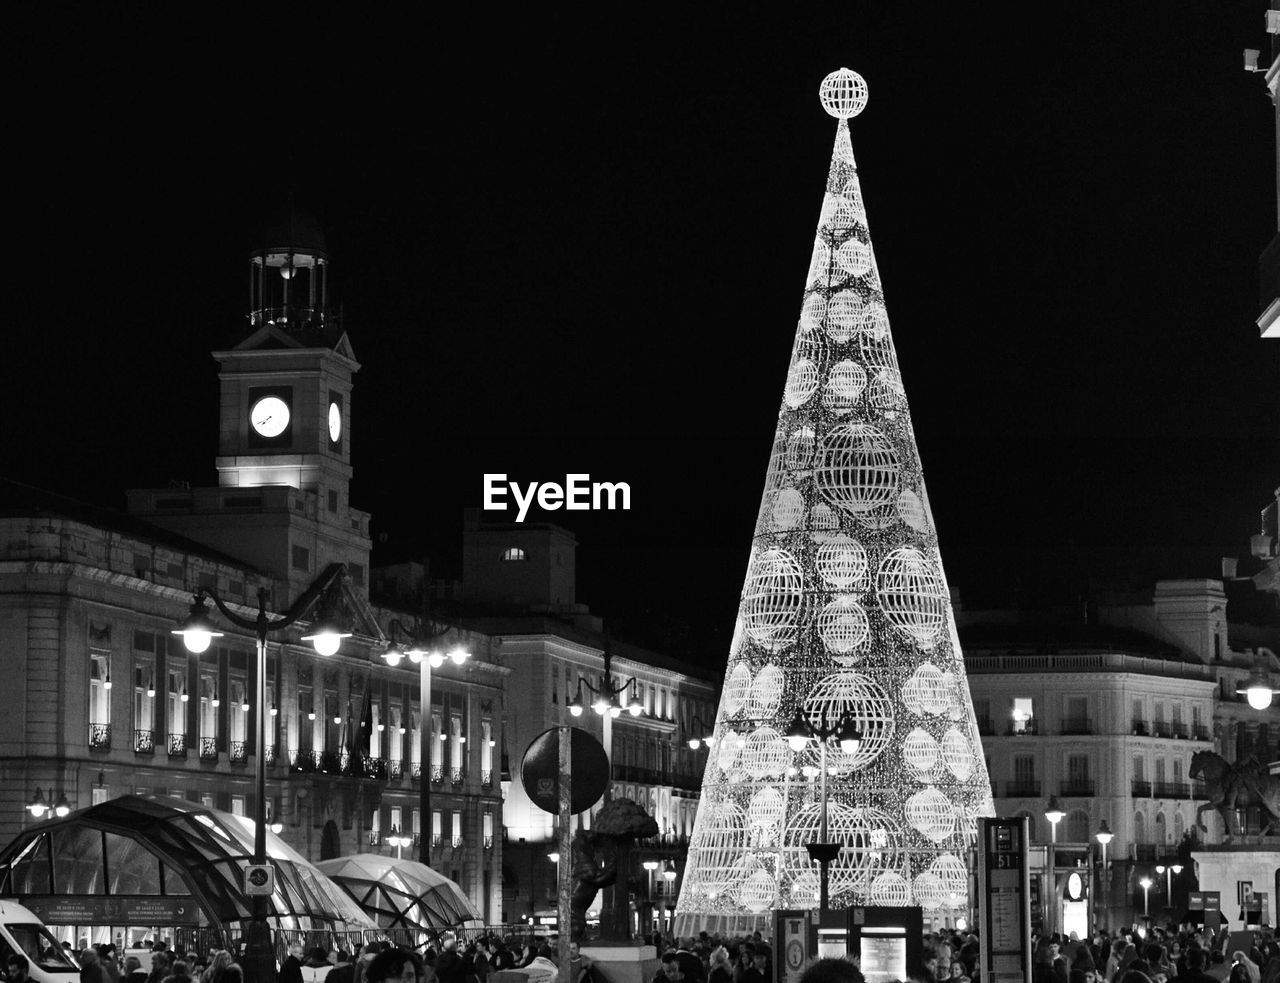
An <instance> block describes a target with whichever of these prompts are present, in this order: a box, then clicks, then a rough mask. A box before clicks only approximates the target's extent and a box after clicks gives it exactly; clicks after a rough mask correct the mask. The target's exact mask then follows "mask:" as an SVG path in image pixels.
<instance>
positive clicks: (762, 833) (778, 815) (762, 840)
mask: <svg viewBox="0 0 1280 983" xmlns="http://www.w3.org/2000/svg"><path fill="white" fill-rule="evenodd" d="M785 814H786V799H784V798H783V797H782V793H781V792H779V791H778V790H777V789H776V788H774V787H773V786H772V785H766V786H765V787H764V788H762V789H760V791H758V792H757V793H756V794H755V795H753V796H752V797H751V802H750V803H749V804H748V806H747V820H748V821H749V822H750V823H751V828H752V829H753V830H754V831H755V832H756V835H757V837H758V840H757V845H758V846H761V847H768V846H774V845H776V843H777V839H778V830H779V829H780V827H781V826H782V817H783V816H784V815H785Z"/></svg>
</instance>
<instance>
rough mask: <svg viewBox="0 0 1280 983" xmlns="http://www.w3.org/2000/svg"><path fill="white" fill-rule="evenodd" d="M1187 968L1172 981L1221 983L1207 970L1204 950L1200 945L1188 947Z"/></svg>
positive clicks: (1181, 982)
mask: <svg viewBox="0 0 1280 983" xmlns="http://www.w3.org/2000/svg"><path fill="white" fill-rule="evenodd" d="M1186 957H1187V960H1186V964H1187V968H1186V971H1185V972H1182V973H1179V974H1178V975H1177V976H1175V977H1173V979H1172V980H1170V983H1220V981H1219V980H1217V979H1215V978H1214V977H1212V976H1210V975H1209V974H1208V973H1206V972H1205V961H1204V950H1203V949H1201V948H1200V947H1199V946H1195V947H1192V948H1189V949H1187V952H1186Z"/></svg>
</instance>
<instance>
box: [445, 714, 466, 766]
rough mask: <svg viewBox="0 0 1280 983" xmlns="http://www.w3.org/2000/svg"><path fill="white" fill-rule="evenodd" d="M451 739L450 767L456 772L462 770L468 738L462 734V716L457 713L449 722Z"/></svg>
mask: <svg viewBox="0 0 1280 983" xmlns="http://www.w3.org/2000/svg"><path fill="white" fill-rule="evenodd" d="M449 737H450V738H451V740H452V745H451V746H450V748H449V767H450V768H452V769H453V770H454V771H461V770H462V746H463V744H464V743H465V741H466V736H465V735H464V734H463V733H462V714H460V713H455V714H454V715H453V717H452V719H451V720H450V722H449Z"/></svg>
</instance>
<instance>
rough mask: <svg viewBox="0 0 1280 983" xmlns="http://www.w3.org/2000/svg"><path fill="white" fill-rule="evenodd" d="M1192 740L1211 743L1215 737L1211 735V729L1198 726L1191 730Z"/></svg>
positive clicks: (1202, 725)
mask: <svg viewBox="0 0 1280 983" xmlns="http://www.w3.org/2000/svg"><path fill="white" fill-rule="evenodd" d="M1191 739H1192V740H1193V741H1211V740H1213V735H1212V734H1210V733H1209V728H1208V727H1206V726H1205V725H1204V724H1196V725H1195V726H1194V727H1192V728H1191Z"/></svg>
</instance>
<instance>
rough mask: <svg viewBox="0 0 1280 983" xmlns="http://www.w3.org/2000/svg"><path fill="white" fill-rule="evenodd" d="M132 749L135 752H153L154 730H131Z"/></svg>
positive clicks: (154, 749) (154, 745)
mask: <svg viewBox="0 0 1280 983" xmlns="http://www.w3.org/2000/svg"><path fill="white" fill-rule="evenodd" d="M133 750H134V752H135V753H137V754H155V753H156V732H155V731H154V730H135V731H134V732H133Z"/></svg>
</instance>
